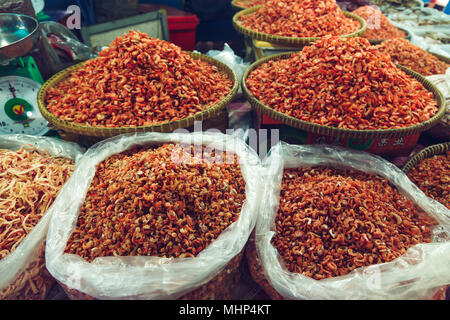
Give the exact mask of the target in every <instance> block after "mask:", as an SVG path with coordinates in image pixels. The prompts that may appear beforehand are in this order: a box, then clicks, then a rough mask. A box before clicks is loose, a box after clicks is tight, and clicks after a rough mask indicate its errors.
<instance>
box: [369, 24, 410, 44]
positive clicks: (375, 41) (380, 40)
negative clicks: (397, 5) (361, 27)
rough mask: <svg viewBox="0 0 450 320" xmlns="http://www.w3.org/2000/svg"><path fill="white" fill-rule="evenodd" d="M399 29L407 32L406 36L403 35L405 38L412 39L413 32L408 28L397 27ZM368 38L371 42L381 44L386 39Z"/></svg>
mask: <svg viewBox="0 0 450 320" xmlns="http://www.w3.org/2000/svg"><path fill="white" fill-rule="evenodd" d="M397 29H399V30H401V31H403V32H405V33H406V36H405V37H403V38H404V39H407V40H411V38H412V35H411V32H409V31H408V30H406V29H403V28H399V27H397ZM367 40H369V42H370V44H373V45H375V44H380V43H382V42H383V41H384V40H386V39H367Z"/></svg>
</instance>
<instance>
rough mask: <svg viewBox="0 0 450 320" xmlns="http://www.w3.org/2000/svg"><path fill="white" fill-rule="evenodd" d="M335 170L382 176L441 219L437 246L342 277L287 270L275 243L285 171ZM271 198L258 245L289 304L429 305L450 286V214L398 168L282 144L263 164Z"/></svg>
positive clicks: (367, 157)
mask: <svg viewBox="0 0 450 320" xmlns="http://www.w3.org/2000/svg"><path fill="white" fill-rule="evenodd" d="M318 165H324V166H331V167H334V168H341V169H342V168H345V169H355V170H360V171H363V172H367V173H371V174H377V175H380V176H382V177H384V178H386V179H388V180H389V181H390V182H391V183H392V184H393V185H395V186H396V187H397V188H398V190H399V192H400V193H402V194H403V195H405V196H406V197H407V198H409V199H411V200H413V201H414V202H415V203H416V204H417V205H418V206H420V207H421V208H422V209H423V210H425V212H427V213H428V214H429V215H431V216H432V217H433V218H435V219H436V220H437V222H438V224H439V225H438V226H436V227H435V228H434V229H433V242H432V243H426V244H418V245H415V246H413V247H411V248H410V249H409V250H408V251H407V252H406V253H405V254H404V255H402V256H401V257H399V258H397V259H395V260H393V261H391V262H389V263H382V264H375V265H370V266H367V267H361V268H357V269H355V270H353V271H352V272H350V273H349V274H347V275H345V276H340V277H334V278H326V279H322V280H315V279H312V278H310V277H306V276H304V275H301V274H298V273H291V272H289V271H287V269H285V267H284V266H283V263H282V260H281V258H280V256H279V254H278V252H277V250H276V249H275V248H274V247H273V246H272V244H271V243H270V241H271V238H272V237H273V235H274V234H275V232H274V230H275V229H274V226H273V224H274V219H275V215H276V213H277V210H278V204H279V194H280V186H281V179H282V175H283V169H284V168H297V167H311V166H318ZM263 167H264V172H265V177H264V181H265V182H264V185H265V188H266V189H265V192H264V194H263V197H262V199H263V200H262V203H261V209H260V215H259V217H258V222H257V225H256V228H255V236H256V238H255V242H256V246H257V252H258V255H259V258H260V260H261V263H262V266H263V270H264V274H265V277H266V279H267V280H268V281H269V283H270V285H271V286H272V287H273V288H274V289H275V290H276V291H277V292H278V293H279V294H280V295H281V296H282V297H284V298H285V299H337V300H341V299H342V300H343V299H363V300H366V299H426V298H430V299H431V298H432V297H433V295H434V294H435V293H436V292H437V291H438V290H439V289H440V288H441V287H442V286H444V285H446V284H449V283H450V272H449V266H450V238H449V232H450V211H449V210H448V209H447V208H445V207H444V206H443V205H442V204H440V203H439V202H437V201H435V200H433V199H431V198H428V197H427V196H425V194H424V193H423V192H422V191H420V190H419V188H417V187H416V186H415V185H414V184H413V183H412V182H411V181H410V180H409V179H408V177H407V176H406V175H405V174H404V173H403V172H402V171H401V170H400V169H398V168H397V167H396V166H395V165H393V164H392V163H389V162H387V161H386V160H384V159H382V158H380V157H378V156H374V155H371V154H368V153H364V152H360V151H350V150H347V149H342V148H339V147H334V146H323V145H321V146H294V145H288V144H286V143H283V142H281V143H279V144H278V145H277V146H276V147H275V148H273V149H272V150H271V151H270V154H269V156H268V157H267V158H266V159H265V160H264V162H263Z"/></svg>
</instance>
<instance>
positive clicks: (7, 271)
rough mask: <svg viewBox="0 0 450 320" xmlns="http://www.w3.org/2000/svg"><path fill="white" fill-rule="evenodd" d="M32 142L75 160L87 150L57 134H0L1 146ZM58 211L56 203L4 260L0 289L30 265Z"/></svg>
mask: <svg viewBox="0 0 450 320" xmlns="http://www.w3.org/2000/svg"><path fill="white" fill-rule="evenodd" d="M28 144H29V145H33V146H35V147H36V148H37V149H39V150H42V151H44V150H47V151H48V152H49V153H50V154H51V155H53V156H62V157H65V158H69V159H72V160H75V161H77V160H78V159H79V158H80V157H81V155H82V153H83V150H82V149H81V148H80V147H79V146H78V145H76V144H75V143H72V142H66V141H63V140H59V139H56V138H50V137H38V136H29V135H21V134H12V135H0V148H1V149H10V150H15V151H16V150H19V149H20V148H21V147H22V146H24V145H28ZM66 184H67V183H66ZM65 186H66V185H64V187H63V188H61V190H60V192H62V191H63V189H64V188H65ZM55 201H56V200H55ZM54 211H55V210H54V205H52V206H51V207H50V208H49V209H48V211H47V212H46V213H45V215H44V216H43V217H42V218H41V220H40V221H39V223H38V224H37V225H36V226H35V227H34V228H33V230H32V231H31V232H30V233H29V234H28V235H27V236H26V237H25V238H24V239H23V241H22V242H21V243H20V244H19V245H18V246H17V248H16V249H15V250H14V251H13V252H11V253H10V254H8V255H7V256H6V257H5V258H3V259H1V260H0V275H1V276H0V291H2V290H3V289H5V288H6V287H8V286H9V285H10V284H11V283H12V282H13V281H15V279H16V277H17V276H18V275H20V273H22V272H23V270H25V269H26V267H27V266H28V264H29V263H30V261H31V260H32V259H33V258H34V257H35V255H36V253H37V250H39V249H40V247H41V246H42V245H43V243H44V240H45V236H46V233H47V228H48V224H49V221H50V218H51V216H52V214H53V212H54Z"/></svg>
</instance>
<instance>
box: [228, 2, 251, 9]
mask: <svg viewBox="0 0 450 320" xmlns="http://www.w3.org/2000/svg"><path fill="white" fill-rule="evenodd" d="M237 1H238V0H233V1H231V7H232V8H233V9H235V10H237V11H240V10H245V9H248V8H247V7H241V6H239V5H237V4H236V2H237ZM250 8H253V7H250Z"/></svg>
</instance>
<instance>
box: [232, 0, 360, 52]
mask: <svg viewBox="0 0 450 320" xmlns="http://www.w3.org/2000/svg"><path fill="white" fill-rule="evenodd" d="M262 7H264V5H259V6H254V7H251V8H247V9H244V10H241V11H239V12H237V13H236V14H235V15H234V16H233V20H232V22H233V27H234V28H235V29H236V30H237V31H238V32H240V33H242V34H243V35H244V36H248V37H250V38H253V39H255V40H262V41H267V42H270V43H276V44H291V45H293V44H297V45H303V44H306V43H312V42H315V41H317V40H318V39H320V37H287V36H277V35H272V34H268V33H263V32H257V31H254V30H251V29H248V28H246V27H243V26H242V25H241V23H240V22H239V18H240V17H241V16H244V15H249V14H252V13H253V12H255V11H257V10H259V9H260V8H262ZM341 11H342V13H343V14H344V15H345V16H346V17H347V18H350V19H353V20H357V21H358V22H359V23H360V29H358V30H356V31H354V32H352V33H350V34H345V35H341V37H343V38H350V37H358V36H362V35H363V34H364V32H365V31H366V28H367V23H366V21H365V20H364V19H363V18H361V17H360V16H358V15H356V14H354V13H351V12H348V11H344V10H341Z"/></svg>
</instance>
